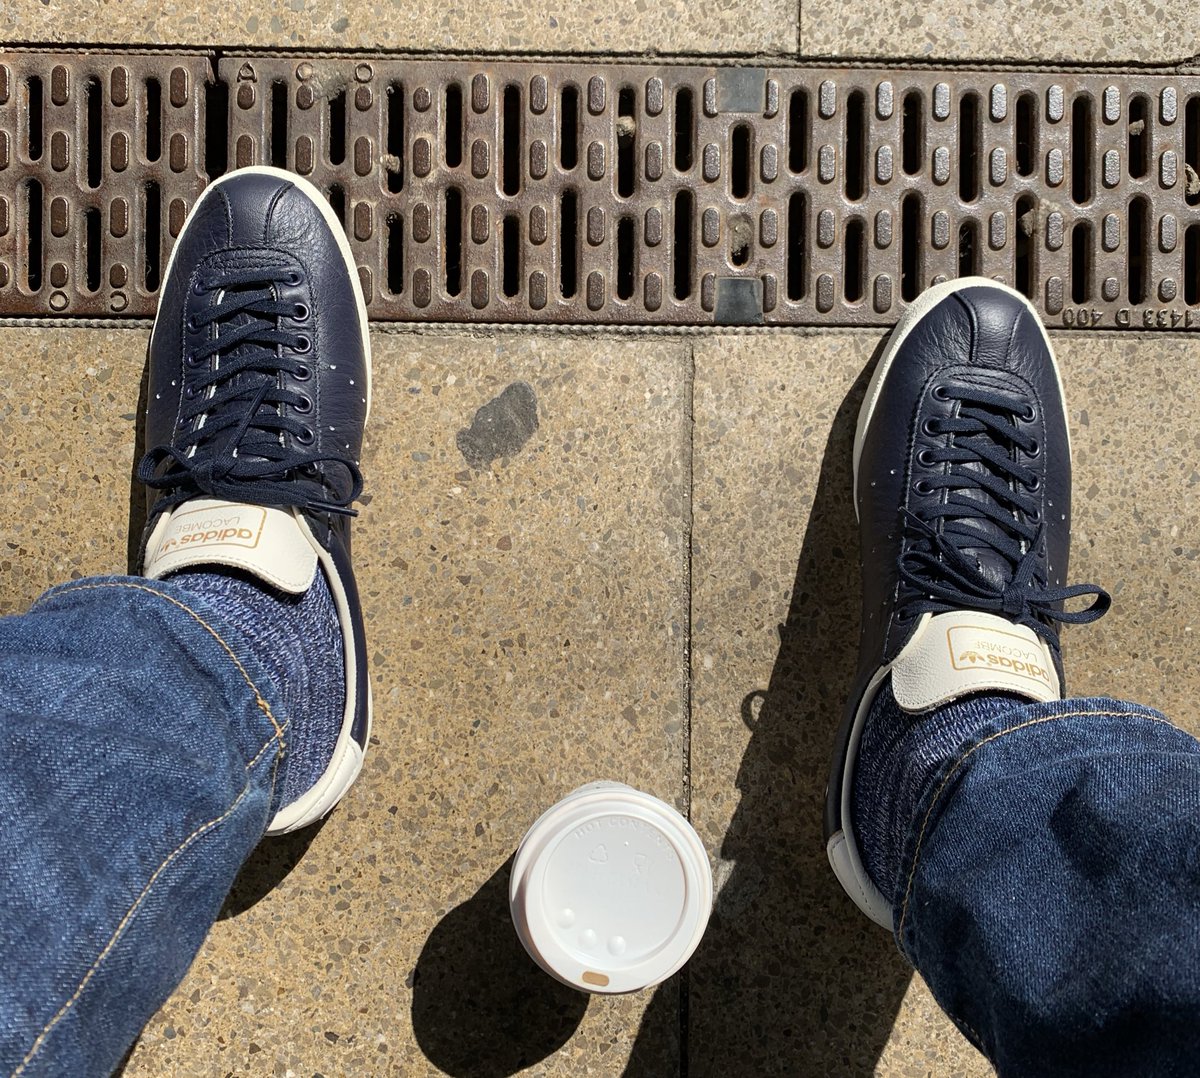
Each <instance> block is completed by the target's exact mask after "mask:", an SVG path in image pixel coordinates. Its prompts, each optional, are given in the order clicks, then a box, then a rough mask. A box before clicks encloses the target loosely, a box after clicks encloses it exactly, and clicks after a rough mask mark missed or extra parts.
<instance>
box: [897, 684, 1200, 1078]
mask: <svg viewBox="0 0 1200 1078" xmlns="http://www.w3.org/2000/svg"><path fill="white" fill-rule="evenodd" d="M897 891H898V893H897V895H896V896H895V929H896V938H897V940H898V942H899V944H900V947H901V949H902V950H903V951H904V953H905V954H906V955H907V956H908V958H909V959H910V961H911V962H912V963H913V965H914V966H916V968H917V969H918V970H919V971H920V972H921V974H922V976H923V977H924V978H925V980H926V982H927V983H928V984H929V987H930V989H931V990H932V992H933V995H934V997H935V998H936V999H937V1001H938V1003H940V1004H941V1006H942V1007H943V1009H945V1011H946V1012H947V1013H948V1014H949V1015H950V1016H951V1018H953V1020H954V1022H955V1024H956V1025H957V1026H958V1028H959V1029H960V1030H962V1032H963V1033H964V1034H966V1036H967V1037H968V1038H969V1039H970V1040H971V1041H972V1042H973V1043H974V1044H975V1045H976V1046H977V1047H978V1048H980V1049H981V1050H982V1051H983V1052H984V1053H985V1054H986V1055H987V1056H988V1057H989V1058H990V1059H991V1060H992V1062H993V1063H994V1064H995V1065H996V1068H997V1070H998V1071H999V1073H1000V1074H1001V1075H1003V1076H1008V1075H1020V1076H1026V1075H1054V1076H1061V1075H1079V1076H1084V1075H1086V1076H1088V1078H1106V1076H1113V1078H1116V1076H1120V1078H1127V1076H1131V1075H1138V1076H1139V1078H1144V1076H1152V1075H1153V1076H1158V1075H1179V1076H1181V1078H1182V1076H1183V1075H1195V1074H1197V1073H1198V1072H1200V743H1197V742H1196V740H1195V739H1193V738H1192V737H1190V736H1188V735H1187V734H1185V733H1184V732H1182V731H1181V730H1178V729H1176V728H1175V727H1174V726H1171V725H1170V724H1169V723H1168V722H1167V720H1166V719H1165V718H1164V717H1163V716H1162V715H1160V714H1158V713H1157V712H1154V711H1151V710H1149V709H1148V708H1143V707H1138V706H1136V705H1133V704H1125V703H1119V702H1118V701H1116V700H1109V699H1104V698H1097V699H1072V700H1063V701H1060V702H1056V703H1053V704H1031V705H1029V706H1026V707H1022V708H1018V709H1017V710H1016V711H1010V712H1009V713H1007V714H1005V715H1004V717H1003V719H1002V720H1000V721H998V722H997V723H996V724H994V725H993V726H992V727H990V728H988V729H986V730H984V731H982V732H981V733H980V735H979V736H978V737H977V738H976V739H975V740H974V741H973V742H972V743H971V744H969V745H966V746H964V747H963V748H962V750H961V752H960V753H959V754H958V755H957V756H956V757H955V758H954V759H953V760H951V761H950V762H949V763H947V764H946V765H945V766H944V767H943V768H942V769H941V772H940V773H939V774H938V775H936V776H935V777H934V779H933V780H932V782H931V783H930V784H929V786H928V787H927V789H926V792H925V795H924V797H923V798H922V803H921V804H920V806H919V807H918V810H917V812H916V814H915V817H914V820H913V825H912V828H911V831H910V834H909V837H908V839H907V843H906V847H905V851H904V856H903V861H902V871H901V873H900V880H899V884H898V886H897Z"/></svg>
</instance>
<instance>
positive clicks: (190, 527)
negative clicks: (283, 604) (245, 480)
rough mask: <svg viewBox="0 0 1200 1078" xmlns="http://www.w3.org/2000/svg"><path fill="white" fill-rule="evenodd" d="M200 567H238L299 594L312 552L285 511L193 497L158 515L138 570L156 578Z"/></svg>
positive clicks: (306, 583)
mask: <svg viewBox="0 0 1200 1078" xmlns="http://www.w3.org/2000/svg"><path fill="white" fill-rule="evenodd" d="M204 565H224V566H228V567H229V568H232V569H241V570H244V571H245V572H248V573H252V574H253V575H254V576H256V577H258V578H259V579H260V580H263V581H265V582H266V583H268V584H270V585H271V586H272V587H276V588H279V589H280V590H281V591H286V592H289V593H290V594H293V595H299V594H301V593H303V592H305V591H307V590H308V589H309V587H311V586H312V582H313V577H314V576H315V575H316V571H317V553H316V551H315V550H314V549H313V546H312V543H311V542H310V541H309V539H308V535H307V534H306V532H305V531H304V530H303V529H302V528H301V526H300V523H299V521H298V520H297V519H296V517H295V515H294V514H293V513H292V512H291V511H290V510H286V509H270V508H266V507H264V506H261V505H245V504H243V503H240V502H225V501H218V500H216V499H214V498H193V499H192V500H191V501H186V502H184V503H183V504H182V505H179V506H176V507H175V508H174V509H173V510H171V512H169V513H164V514H163V515H162V516H161V517H160V518H159V521H158V523H157V524H156V525H155V526H154V531H153V532H152V533H151V535H150V540H149V542H148V543H147V544H146V562H145V567H144V569H143V574H144V575H145V576H147V577H149V578H150V579H151V580H161V579H162V578H163V577H165V576H167V575H168V574H170V573H175V572H178V571H179V570H181V569H189V568H192V567H194V566H204Z"/></svg>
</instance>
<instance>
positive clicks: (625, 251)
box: [617, 217, 634, 300]
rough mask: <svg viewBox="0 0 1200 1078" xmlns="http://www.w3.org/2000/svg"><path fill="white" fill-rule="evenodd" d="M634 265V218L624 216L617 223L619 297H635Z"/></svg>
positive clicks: (624, 298)
mask: <svg viewBox="0 0 1200 1078" xmlns="http://www.w3.org/2000/svg"><path fill="white" fill-rule="evenodd" d="M633 265H634V238H633V218H632V217H622V218H621V220H620V222H618V224H617V299H622V300H628V299H631V298H632V297H633Z"/></svg>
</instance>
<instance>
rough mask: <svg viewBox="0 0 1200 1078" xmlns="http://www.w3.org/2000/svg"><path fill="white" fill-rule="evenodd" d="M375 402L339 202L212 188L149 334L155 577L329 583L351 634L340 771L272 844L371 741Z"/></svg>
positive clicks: (346, 642) (146, 557) (292, 812)
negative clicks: (367, 501) (360, 554)
mask: <svg viewBox="0 0 1200 1078" xmlns="http://www.w3.org/2000/svg"><path fill="white" fill-rule="evenodd" d="M370 397H371V353H370V344H369V341H368V337H367V311H366V304H365V303H364V301H363V295H362V289H361V288H360V286H359V282H358V273H357V269H356V267H355V263H354V260H353V257H352V255H351V253H350V247H349V244H348V243H347V242H346V237H345V233H344V232H343V230H342V227H341V224H340V223H339V222H338V220H337V218H336V217H335V216H334V214H333V211H332V210H331V209H330V207H329V204H328V203H327V202H326V200H325V199H324V198H322V197H321V194H320V193H319V192H318V191H317V189H316V188H315V187H313V186H312V184H310V183H308V182H307V181H306V180H304V179H302V178H300V177H299V176H295V175H292V174H290V173H287V172H283V171H281V170H279V169H274V168H267V167H254V168H247V169H241V170H239V171H236V172H231V173H229V174H228V175H226V176H223V177H221V178H220V179H218V180H217V181H216V182H214V183H212V184H211V185H210V186H209V187H207V188H206V189H205V190H204V192H203V194H202V195H201V196H200V198H199V199H198V200H197V202H196V205H195V206H194V207H193V209H192V212H191V214H190V215H189V217H188V219H187V221H186V223H185V224H184V227H183V229H182V231H181V232H180V234H179V238H178V241H177V242H176V244H175V248H174V250H173V251H172V253H171V260H170V262H169V263H168V265H167V271H166V273H165V275H164V277H163V286H162V293H161V297H160V301H159V309H158V315H157V317H156V318H155V321H154V329H153V332H152V334H151V338H150V352H149V390H148V393H147V409H146V445H147V446H150V447H152V448H151V449H150V451H149V452H148V453H147V454H146V456H145V458H144V459H143V460H142V462H141V464H140V466H139V468H138V478H139V479H141V480H142V482H144V483H145V484H146V485H147V487H148V488H149V490H148V496H149V503H148V510H149V512H148V520H147V523H146V528H145V531H144V532H143V536H142V571H143V573H144V574H145V575H146V576H147V577H151V578H154V579H160V578H162V577H166V576H168V575H170V574H174V573H179V572H181V571H184V570H188V571H191V572H195V571H197V570H201V571H204V570H209V569H212V568H213V567H217V571H218V572H219V571H231V570H232V571H234V572H236V573H241V574H249V575H250V576H251V577H252V578H255V579H257V580H259V581H261V582H262V583H264V584H265V585H267V586H268V587H269V588H272V589H276V590H277V591H279V592H282V593H284V594H286V595H292V596H298V595H302V594H304V593H306V592H307V591H308V589H309V588H310V587H311V586H312V585H313V583H314V581H315V580H316V574H317V573H321V574H323V576H324V579H325V583H326V584H327V586H328V590H329V594H330V596H331V597H332V600H333V606H334V609H335V611H336V615H337V622H338V626H339V628H340V630H341V648H342V654H341V656H340V661H341V662H342V663H343V664H344V686H345V707H344V712H343V713H342V718H341V728H340V731H337V733H336V742H335V744H334V746H333V751H332V757H331V758H330V759H329V761H328V764H327V765H326V766H324V767H323V770H321V764H322V763H323V760H320V761H318V764H317V773H316V775H315V781H313V782H312V783H311V784H309V785H308V786H307V789H304V790H302V791H299V792H298V793H297V794H296V796H293V797H291V799H290V800H289V801H288V803H286V804H283V805H281V806H279V807H278V809H277V811H276V813H275V815H274V818H273V819H272V820H271V822H270V825H269V826H268V829H267V833H268V834H280V833H283V832H286V831H294V830H296V829H297V828H300V827H304V826H306V825H307V824H310V823H313V822H315V821H316V820H318V819H320V818H321V817H322V816H324V815H325V814H326V813H328V812H329V811H330V809H332V808H333V806H334V805H335V804H336V803H337V802H338V800H339V799H340V798H341V797H342V795H343V794H345V793H346V791H347V790H348V789H349V788H350V785H351V783H353V782H354V779H355V778H356V777H357V775H358V773H359V771H360V770H361V768H362V762H363V755H364V753H365V752H366V748H367V742H368V738H369V736H370V726H371V694H370V686H369V684H368V680H367V663H366V644H365V639H364V633H363V617H362V610H361V608H360V605H359V599H358V590H357V588H356V586H355V582H354V573H353V570H352V566H351V560H350V518H351V517H352V516H354V515H355V511H354V510H353V509H351V508H350V506H351V503H352V502H353V501H354V500H355V499H356V498H357V497H358V496H359V494H360V493H361V491H362V476H361V474H360V472H359V455H360V453H361V450H362V440H363V429H364V426H365V424H366V419H367V413H368V411H369V410H370ZM335 715H336V712H335ZM294 729H295V723H293V730H294ZM292 748H293V747H292V746H290V745H289V746H288V748H287V749H285V761H286V759H287V754H288V752H290V751H291V750H292Z"/></svg>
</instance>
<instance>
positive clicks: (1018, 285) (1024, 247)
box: [1013, 195, 1037, 298]
mask: <svg viewBox="0 0 1200 1078" xmlns="http://www.w3.org/2000/svg"><path fill="white" fill-rule="evenodd" d="M1036 212H1037V208H1036V204H1035V203H1034V200H1033V198H1032V197H1031V196H1029V195H1022V196H1021V197H1020V198H1019V199H1017V228H1016V232H1017V237H1016V240H1017V242H1016V250H1015V258H1016V265H1015V266H1014V269H1013V277H1014V280H1013V287H1014V288H1015V289H1016V290H1017V291H1018V292H1020V293H1021V294H1022V295H1024V296H1028V297H1030V298H1032V297H1033V282H1034V267H1033V252H1034V232H1035V231H1036V229H1037V220H1036V216H1035V215H1036Z"/></svg>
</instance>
